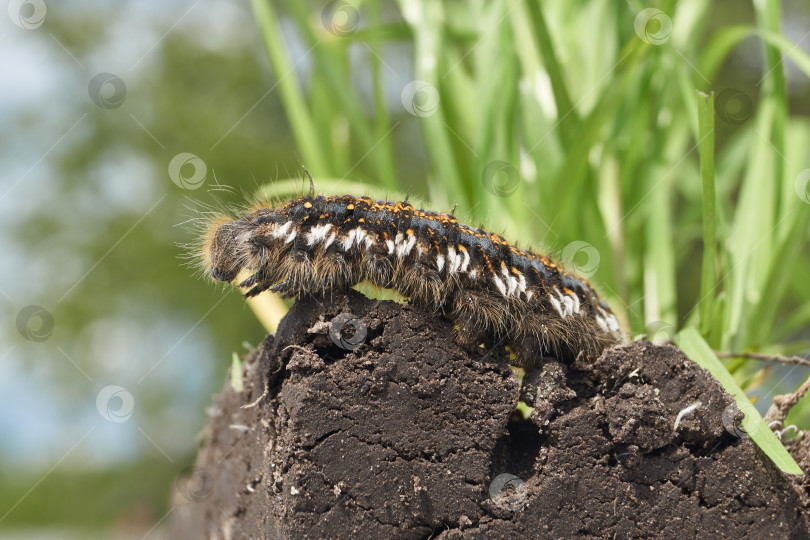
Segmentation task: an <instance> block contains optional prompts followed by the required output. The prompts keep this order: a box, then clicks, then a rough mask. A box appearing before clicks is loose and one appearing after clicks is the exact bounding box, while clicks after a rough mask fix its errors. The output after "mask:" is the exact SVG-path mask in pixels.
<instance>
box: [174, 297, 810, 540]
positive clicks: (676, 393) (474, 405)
mask: <svg viewBox="0 0 810 540" xmlns="http://www.w3.org/2000/svg"><path fill="white" fill-rule="evenodd" d="M350 314H354V315H355V316H356V317H357V319H352V317H351V315H350ZM364 334H365V335H364ZM507 363H508V358H507V357H506V353H505V352H504V351H503V348H502V347H493V348H490V349H489V350H486V349H483V348H479V349H475V350H472V351H469V350H465V349H463V348H461V347H460V346H459V345H457V344H456V342H455V340H454V330H453V328H452V326H451V325H450V324H449V323H448V322H447V321H446V320H444V319H442V318H441V317H438V316H436V315H434V314H432V313H429V312H426V311H424V310H422V309H420V308H418V307H414V306H401V305H399V304H396V303H393V302H378V301H373V300H369V299H367V298H365V297H363V296H361V295H359V294H356V293H353V292H352V293H351V294H350V295H349V296H348V297H347V296H343V295H340V296H336V297H335V298H334V303H332V302H330V301H329V300H324V299H320V300H317V299H309V300H299V301H298V302H297V303H296V304H295V305H294V306H293V308H292V310H291V311H290V313H289V314H288V315H287V317H286V318H285V319H284V321H283V322H282V324H281V327H280V328H279V330H278V332H277V333H276V335H275V336H268V338H267V339H266V340H265V341H264V343H263V344H262V345H261V347H260V348H259V350H258V351H257V352H254V353H253V354H251V355H250V356H249V357H248V358H247V360H246V361H245V363H244V378H245V392H244V393H242V394H239V393H236V392H235V391H234V390H233V389H232V388H231V383H230V381H228V382H227V383H226V386H225V389H224V390H223V392H222V393H221V394H220V396H219V398H218V399H217V402H216V406H215V408H214V413H213V414H212V418H211V422H210V425H209V426H208V430H207V441H206V443H205V445H204V447H203V448H202V450H201V451H200V455H199V457H198V460H197V465H196V468H195V471H194V473H193V474H192V475H191V477H190V478H188V479H186V480H182V481H181V482H179V483H178V489H177V492H176V494H175V504H176V507H175V510H174V512H173V514H172V521H171V524H170V534H171V537H172V538H205V537H210V538H248V537H249V538H374V539H377V538H437V539H451V538H452V539H455V538H482V539H483V538H487V539H488V538H637V537H647V538H650V537H656V538H701V539H703V538H807V537H808V535H809V533H808V523H807V521H806V517H805V514H804V508H805V501H806V494H805V493H804V492H803V491H802V489H800V488H799V487H797V486H798V482H796V481H794V480H792V479H790V478H789V477H787V476H786V475H783V474H782V473H781V472H780V471H779V470H778V469H777V468H776V467H775V466H774V465H773V464H772V463H771V462H770V461H769V459H768V458H767V457H765V456H764V455H763V454H762V453H761V452H760V451H759V450H758V449H757V448H756V447H755V446H754V445H753V444H752V443H751V442H750V441H749V440H748V439H746V438H739V437H735V436H734V435H733V433H736V431H735V430H734V428H733V425H732V426H730V427H731V429H727V426H726V425H724V412H725V424H728V420H729V418H731V419H734V418H735V417H736V418H737V419H739V418H741V414H739V413H738V411H737V410H736V407H735V406H734V405H733V400H732V398H731V397H730V396H729V395H727V394H726V393H725V392H724V391H723V390H722V389H721V388H720V386H719V384H718V383H717V382H716V381H715V380H714V379H713V378H712V377H711V376H710V375H709V374H708V373H707V372H705V371H703V370H701V369H700V368H699V367H698V366H697V365H695V364H694V363H692V362H691V361H689V360H688V359H687V358H686V357H685V356H684V355H683V354H682V353H681V352H679V351H678V350H677V349H676V348H674V347H671V346H666V347H656V346H653V345H651V344H649V343H646V342H637V343H633V344H631V345H626V346H622V347H615V348H613V349H610V350H608V351H606V352H605V353H604V354H603V355H602V356H601V357H600V358H599V359H598V360H597V361H596V362H595V363H591V364H586V363H584V362H575V363H574V364H573V365H562V364H560V363H557V362H555V361H554V360H552V359H550V360H548V361H547V362H546V363H545V364H544V365H543V366H542V367H541V368H540V369H538V370H537V371H535V372H533V373H531V374H529V375H527V377H526V378H525V380H524V384H523V387H522V389H521V388H519V385H518V382H517V379H516V377H515V375H514V374H513V373H512V370H511V369H510V368H509V367H507ZM265 385H267V390H268V393H267V396H265V397H264V398H262V399H261V401H260V402H259V404H258V405H257V406H255V407H253V408H248V409H243V408H241V406H242V405H243V404H245V403H249V402H251V401H253V400H255V399H256V398H257V397H259V395H260V394H261V393H262V391H263V390H264V388H265ZM519 396H521V399H523V400H524V401H526V402H527V403H529V404H532V405H533V406H534V407H535V408H534V412H533V413H532V416H531V418H530V419H529V420H522V419H521V417H520V415H517V414H515V413H514V410H515V404H516V403H517V401H518V399H519ZM695 404H698V405H697V406H696V407H693V408H691V409H687V408H688V407H690V406H693V405H695ZM685 409H686V411H685V412H683V413H682V411H684V410H685ZM679 413H682V414H681V415H680V416H681V417H680V419H678V416H679ZM803 465H806V464H803Z"/></svg>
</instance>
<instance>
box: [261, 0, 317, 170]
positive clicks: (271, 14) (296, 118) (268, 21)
mask: <svg viewBox="0 0 810 540" xmlns="http://www.w3.org/2000/svg"><path fill="white" fill-rule="evenodd" d="M251 4H252V5H253V11H254V13H255V14H256V19H257V21H258V22H259V29H260V30H261V34H262V39H263V40H264V48H265V51H266V52H267V58H268V59H269V60H270V66H271V67H272V68H273V72H274V73H275V76H276V84H277V85H278V89H279V93H280V94H281V100H282V101H283V102H284V110H285V111H286V113H287V117H288V118H289V119H290V127H291V128H292V131H293V136H294V137H295V141H296V146H297V147H298V148H299V149H300V151H301V154H302V159H303V160H304V162H305V163H306V164H307V167H308V168H309V170H310V171H312V172H313V173H314V174H326V173H327V172H328V171H329V168H328V166H327V162H326V160H325V159H324V153H323V151H322V149H321V146H320V144H319V143H318V141H319V140H320V139H319V137H318V133H317V130H316V129H315V122H314V121H313V119H312V117H311V116H310V113H309V110H308V109H307V107H306V104H305V101H304V98H303V93H302V92H301V88H300V86H299V84H298V81H297V79H296V76H295V71H294V70H295V68H294V67H293V66H292V64H291V63H290V59H289V58H288V57H287V53H286V51H285V50H284V45H283V44H282V42H281V32H280V30H279V29H280V27H279V24H278V19H277V17H276V13H275V11H274V9H273V5H272V2H271V0H252V2H251Z"/></svg>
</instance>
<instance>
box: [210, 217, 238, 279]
mask: <svg viewBox="0 0 810 540" xmlns="http://www.w3.org/2000/svg"><path fill="white" fill-rule="evenodd" d="M236 235H237V222H236V221H233V220H232V219H230V218H227V217H220V218H217V219H216V220H215V221H214V222H213V223H212V224H211V226H210V227H209V229H208V234H207V235H206V237H205V245H204V247H203V251H202V256H203V264H204V265H205V269H206V271H207V272H208V273H209V274H210V275H211V277H212V278H214V279H216V280H218V281H227V282H231V281H233V280H234V279H236V275H237V274H238V273H239V271H240V270H241V269H242V266H243V263H242V257H241V256H240V255H239V252H240V249H239V242H238V241H237V239H236Z"/></svg>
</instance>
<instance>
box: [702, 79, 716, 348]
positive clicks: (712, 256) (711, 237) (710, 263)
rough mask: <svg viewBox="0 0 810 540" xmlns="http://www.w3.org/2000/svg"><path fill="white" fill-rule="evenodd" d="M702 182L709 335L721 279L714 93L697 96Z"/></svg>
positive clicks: (705, 327)
mask: <svg viewBox="0 0 810 540" xmlns="http://www.w3.org/2000/svg"><path fill="white" fill-rule="evenodd" d="M697 99H698V137H699V139H698V140H699V141H700V142H699V144H698V146H699V150H700V180H701V187H702V190H701V192H702V195H703V265H702V271H701V279H700V299H699V300H698V311H699V313H700V332H701V333H702V334H703V335H704V336H708V335H709V331H710V329H711V323H712V307H713V305H714V297H715V291H714V289H715V281H716V275H717V249H716V245H717V226H716V219H715V187H714V92H710V93H708V94H704V93H703V92H698V93H697Z"/></svg>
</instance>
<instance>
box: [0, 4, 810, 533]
mask: <svg viewBox="0 0 810 540" xmlns="http://www.w3.org/2000/svg"><path fill="white" fill-rule="evenodd" d="M808 50H810V6H808V4H807V3H806V2H800V1H798V0H793V1H785V2H781V3H780V2H775V1H769V0H762V1H758V2H754V3H746V2H739V1H737V0H724V1H719V2H712V3H708V2H702V1H698V0H681V1H680V2H666V1H661V2H649V3H646V2H644V3H642V2H633V1H627V2H625V1H612V0H602V1H584V0H583V1H574V2H562V1H559V2H531V1H525V2H522V1H508V0H503V1H499V0H474V1H464V2H462V1H448V2H432V1H429V0H401V1H397V2H393V1H392V2H382V3H379V4H377V3H372V2H353V3H346V2H295V1H293V0H290V1H288V2H287V1H285V2H281V1H274V2H271V3H268V2H266V1H264V0H255V1H254V2H252V3H237V2H228V1H220V0H211V1H207V2H201V1H199V0H198V1H196V2H195V1H179V0H178V1H175V2H163V3H158V2H153V3H144V2H134V1H128V2H112V1H101V0H98V1H83V2H78V1H65V2H60V3H56V2H45V1H42V0H37V1H21V0H14V1H10V2H8V14H7V16H2V14H0V72H2V73H3V76H2V77H0V118H2V122H1V123H0V156H1V157H2V164H3V168H2V172H0V221H1V222H2V229H1V230H0V232H1V233H2V238H0V245H2V246H3V248H4V250H5V251H4V253H3V256H2V257H1V258H0V302H3V303H4V305H5V308H4V309H3V312H2V314H3V319H2V325H1V326H0V328H2V333H1V334H0V336H2V349H0V536H3V537H16V538H72V537H86V536H87V535H91V534H95V535H98V536H99V537H107V536H110V535H113V536H116V537H122V538H130V537H131V538H141V537H160V536H161V535H162V530H163V529H162V526H163V525H165V523H166V521H167V520H168V519H170V516H171V512H172V511H173V506H172V503H171V494H172V492H173V491H175V485H176V480H175V479H176V478H177V477H178V476H182V475H183V474H187V473H188V467H189V466H190V464H191V463H193V459H194V455H195V452H196V449H197V446H198V444H199V443H200V441H201V440H202V430H203V428H204V426H205V423H206V419H207V415H210V414H215V413H216V411H213V410H211V409H210V407H211V405H212V402H213V396H214V395H215V394H216V392H218V390H219V389H220V388H221V387H222V384H223V380H224V377H225V374H226V371H227V369H228V366H229V363H230V358H231V354H232V353H233V352H234V351H237V352H239V353H240V354H241V353H244V352H246V350H247V349H246V345H250V344H253V345H255V344H256V343H258V342H259V341H260V340H261V339H262V337H263V335H264V330H263V329H262V327H261V325H260V324H259V323H258V321H257V319H256V317H255V316H254V315H253V313H251V311H250V309H249V308H248V307H247V306H246V304H245V302H244V301H243V300H242V299H241V297H240V296H239V295H238V293H236V292H235V291H232V290H229V289H223V288H222V287H219V286H214V285H212V284H210V283H208V282H206V281H204V280H202V279H200V278H199V276H197V275H196V274H195V273H194V271H193V270H192V269H190V268H189V267H187V266H184V259H183V258H182V257H183V251H184V250H183V248H182V247H180V244H183V243H187V242H190V241H192V240H193V232H192V231H191V229H190V227H189V225H188V224H187V222H188V220H189V219H192V218H194V217H195V216H198V215H199V212H200V211H201V209H203V210H204V209H206V208H208V207H210V205H215V206H216V205H226V206H227V205H229V204H235V203H239V202H242V201H243V200H244V198H245V196H246V194H252V193H254V192H255V191H256V190H257V189H258V188H259V187H260V186H263V185H265V184H267V183H271V186H270V188H269V190H270V191H273V190H274V189H275V188H273V185H276V186H279V185H280V186H286V187H281V188H278V189H277V190H276V193H277V194H281V195H289V194H291V193H287V192H285V191H284V190H287V191H289V185H290V184H289V183H287V184H278V183H276V184H272V183H274V182H276V181H279V180H283V179H287V178H299V177H300V176H301V174H300V167H299V161H300V162H303V163H304V164H305V165H306V166H307V167H308V168H309V170H310V171H312V173H313V175H314V176H315V177H316V183H317V184H318V186H319V187H320V188H321V189H323V190H325V191H329V192H337V193H342V192H344V191H350V192H355V191H356V190H357V188H356V185H355V184H351V183H350V182H354V183H360V184H363V185H364V186H365V187H366V189H365V191H366V192H367V193H372V194H375V195H384V194H389V195H392V196H393V195H395V194H411V195H413V196H415V197H418V198H421V199H423V200H426V201H429V204H430V205H431V206H432V207H433V208H434V209H438V210H449V209H450V208H452V207H453V205H456V204H457V205H458V209H457V213H458V214H460V215H461V216H463V217H464V218H465V219H468V220H470V221H472V222H473V223H474V224H479V223H483V224H486V225H487V226H488V227H490V228H492V229H494V230H496V231H497V232H501V233H503V234H504V235H505V236H506V237H507V238H509V239H511V240H516V241H519V242H520V243H521V244H522V245H532V246H535V247H536V248H538V249H542V250H545V251H547V252H549V253H552V254H553V255H555V256H556V257H557V258H558V259H560V260H561V261H562V262H563V263H565V264H566V265H567V266H569V267H571V268H573V269H574V270H576V271H579V272H580V273H582V274H585V275H586V276H588V277H589V278H590V280H591V281H592V282H593V283H594V284H595V286H596V287H597V289H598V290H600V292H602V294H603V295H604V296H605V298H606V299H607V300H608V301H609V303H610V304H611V305H612V306H613V307H614V309H615V310H616V311H617V313H618V314H619V316H620V318H621V320H622V321H623V322H624V324H625V325H626V326H627V327H628V328H629V329H630V330H631V332H632V333H633V334H635V335H637V334H642V333H646V334H648V335H650V336H651V337H653V338H656V339H662V338H667V337H669V336H671V335H673V333H674V331H675V330H677V329H678V328H681V327H683V326H686V325H694V326H698V327H699V328H700V330H701V332H702V333H703V335H704V336H705V337H706V338H707V340H708V341H709V342H710V343H711V344H712V346H713V347H715V348H716V349H718V350H722V351H734V352H743V351H759V352H766V353H781V354H805V355H806V353H807V350H808V348H810V332H808V326H810V325H809V324H808V321H810V288H808V287H807V286H806V283H807V276H808V275H810V250H808V246H809V243H808V239H809V238H810V234H808V218H809V217H810V189H809V188H808V184H809V183H810V152H808V148H810V121H808V114H810V83H809V81H808V74H809V73H810V57H808V54H807V51H808ZM696 90H701V91H704V92H708V91H712V90H713V91H714V92H715V96H714V107H713V109H714V114H710V115H709V116H710V117H711V120H712V122H713V126H712V125H711V123H704V124H699V122H698V109H699V104H700V101H699V98H698V95H697V93H696ZM704 112H705V107H704ZM704 120H707V119H706V118H704ZM712 145H714V146H715V147H716V152H715V154H714V163H710V162H709V161H710V160H707V157H708V155H711V153H710V152H709V153H708V154H707V152H706V150H707V149H708V150H710V149H711V146H712ZM701 166H702V167H703V170H702V173H701ZM222 186H227V188H226V187H222ZM343 186H345V188H344V187H343ZM228 188H234V189H228ZM708 193H714V196H715V197H716V204H709V200H710V199H711V198H712V197H707V194H708ZM707 261H711V262H707ZM707 265H708V266H707ZM245 342H247V343H245ZM728 366H729V369H730V370H732V371H733V372H734V373H735V375H736V376H737V378H738V380H740V382H741V383H742V384H743V385H744V387H745V388H746V390H747V391H748V393H749V395H751V396H757V397H758V398H759V401H758V403H757V406H758V408H760V409H761V410H765V409H767V406H768V404H769V403H770V400H771V398H772V396H773V394H774V393H782V392H786V391H792V390H793V389H794V388H795V387H796V386H798V384H799V382H800V381H801V380H802V379H803V378H804V377H805V376H806V372H807V370H806V368H802V367H797V366H780V365H773V364H764V363H762V362H752V361H748V362H745V361H743V360H731V361H729V364H728ZM806 410H807V407H806V406H805V405H804V404H802V405H801V406H800V410H797V411H796V414H794V416H795V418H794V419H793V421H795V422H796V423H798V424H799V425H800V426H801V427H804V428H808V427H810V420H808V418H807V413H806V412H805V411H806ZM180 491H182V490H180Z"/></svg>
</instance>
